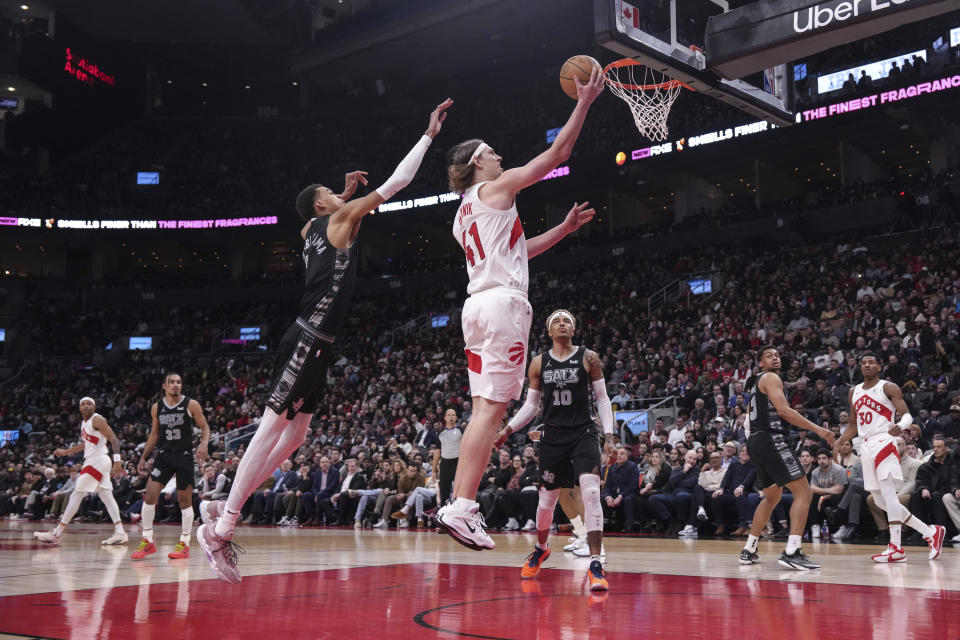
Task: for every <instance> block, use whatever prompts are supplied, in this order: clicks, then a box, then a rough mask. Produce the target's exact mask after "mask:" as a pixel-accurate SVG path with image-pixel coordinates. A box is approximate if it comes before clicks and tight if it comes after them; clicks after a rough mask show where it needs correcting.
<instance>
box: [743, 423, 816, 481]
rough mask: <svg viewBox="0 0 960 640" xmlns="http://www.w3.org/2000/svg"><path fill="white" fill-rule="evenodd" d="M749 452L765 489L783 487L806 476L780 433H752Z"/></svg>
mask: <svg viewBox="0 0 960 640" xmlns="http://www.w3.org/2000/svg"><path fill="white" fill-rule="evenodd" d="M747 452H748V453H749V454H750V461H751V462H752V463H753V466H754V467H755V468H756V470H757V478H758V479H759V480H760V486H761V487H763V488H766V487H769V486H771V485H774V484H775V485H777V486H779V487H783V486H784V485H786V484H788V483H790V482H793V481H794V480H798V479H799V478H802V477H803V476H804V473H803V467H802V466H800V462H799V461H798V460H797V457H796V456H795V455H793V452H792V451H791V450H790V447H788V446H787V441H786V440H785V439H784V437H783V435H782V434H780V433H770V432H768V431H760V432H757V433H751V434H750V438H749V439H748V440H747Z"/></svg>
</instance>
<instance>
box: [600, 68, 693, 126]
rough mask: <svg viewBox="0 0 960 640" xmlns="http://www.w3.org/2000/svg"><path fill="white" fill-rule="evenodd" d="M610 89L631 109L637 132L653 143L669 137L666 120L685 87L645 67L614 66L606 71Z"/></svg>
mask: <svg viewBox="0 0 960 640" xmlns="http://www.w3.org/2000/svg"><path fill="white" fill-rule="evenodd" d="M607 78H608V82H607V87H609V88H610V91H611V92H613V95H615V96H617V97H618V98H620V99H621V100H623V101H624V102H626V103H627V106H628V107H630V113H631V114H632V115H633V121H634V123H635V124H636V125H637V130H638V131H640V133H641V134H643V135H644V136H646V137H647V138H649V139H650V140H652V141H653V142H663V141H664V140H666V139H667V136H668V135H669V133H670V132H669V130H668V129H667V118H668V117H669V115H670V107H672V106H673V102H674V100H676V99H677V96H678V95H680V90H681V89H682V88H683V84H682V83H680V82H679V81H677V80H673V79H671V78H669V77H667V76H665V75H664V74H662V73H660V72H659V71H654V70H653V69H651V68H649V67H648V66H647V65H645V64H626V65H624V66H614V67H611V68H610V70H609V71H607Z"/></svg>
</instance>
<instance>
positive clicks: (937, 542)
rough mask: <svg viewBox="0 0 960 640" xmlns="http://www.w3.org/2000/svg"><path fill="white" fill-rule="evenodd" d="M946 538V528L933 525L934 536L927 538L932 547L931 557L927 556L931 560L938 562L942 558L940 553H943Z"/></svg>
mask: <svg viewBox="0 0 960 640" xmlns="http://www.w3.org/2000/svg"><path fill="white" fill-rule="evenodd" d="M946 537H947V528H946V527H944V526H943V525H939V524H936V525H933V535H932V536H930V537H929V538H926V541H927V544H929V545H930V555H929V556H927V557H928V558H929V559H930V560H936V559H937V558H939V557H940V552H941V551H943V541H944V539H945V538H946Z"/></svg>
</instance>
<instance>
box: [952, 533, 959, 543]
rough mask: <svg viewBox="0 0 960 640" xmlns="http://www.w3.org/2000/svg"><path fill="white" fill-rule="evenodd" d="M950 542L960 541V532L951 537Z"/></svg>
mask: <svg viewBox="0 0 960 640" xmlns="http://www.w3.org/2000/svg"><path fill="white" fill-rule="evenodd" d="M950 542H956V543H960V533H958V534H957V535H955V536H953V537H952V538H950Z"/></svg>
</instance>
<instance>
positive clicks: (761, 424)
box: [750, 371, 790, 436]
mask: <svg viewBox="0 0 960 640" xmlns="http://www.w3.org/2000/svg"><path fill="white" fill-rule="evenodd" d="M767 375H771V376H775V375H777V374H776V373H771V372H769V371H768V372H765V373H761V374H760V375H758V376H757V379H756V381H755V382H754V383H753V393H752V395H751V396H750V433H751V434H753V433H761V432H765V433H779V434H780V435H784V436H785V435H788V434H789V433H790V425H789V424H787V425H786V427H784V424H783V422H782V421H781V420H780V414H779V413H777V410H776V408H774V406H773V403H772V402H770V398H768V397H767V395H766V394H765V393H763V392H762V391H760V379H761V378H763V376H767Z"/></svg>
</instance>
